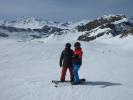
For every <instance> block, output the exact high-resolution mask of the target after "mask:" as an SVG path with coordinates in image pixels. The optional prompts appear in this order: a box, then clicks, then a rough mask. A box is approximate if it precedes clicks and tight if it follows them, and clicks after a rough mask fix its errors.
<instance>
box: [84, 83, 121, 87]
mask: <svg viewBox="0 0 133 100" xmlns="http://www.w3.org/2000/svg"><path fill="white" fill-rule="evenodd" d="M82 85H88V86H101V88H105V87H109V86H116V85H122V84H121V83H112V82H106V81H87V82H85V83H83V84H82Z"/></svg>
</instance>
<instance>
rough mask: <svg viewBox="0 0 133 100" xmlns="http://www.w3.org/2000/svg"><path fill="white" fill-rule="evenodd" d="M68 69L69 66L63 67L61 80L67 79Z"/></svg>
mask: <svg viewBox="0 0 133 100" xmlns="http://www.w3.org/2000/svg"><path fill="white" fill-rule="evenodd" d="M66 71H67V67H63V68H62V72H61V78H60V80H61V81H65V76H66Z"/></svg>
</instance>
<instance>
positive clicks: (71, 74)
mask: <svg viewBox="0 0 133 100" xmlns="http://www.w3.org/2000/svg"><path fill="white" fill-rule="evenodd" d="M69 72H70V79H71V81H73V80H74V75H73V67H69Z"/></svg>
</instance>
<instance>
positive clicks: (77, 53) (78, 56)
mask: <svg viewBox="0 0 133 100" xmlns="http://www.w3.org/2000/svg"><path fill="white" fill-rule="evenodd" d="M82 55H83V51H82V48H77V49H75V50H74V57H73V63H74V64H78V65H81V64H82Z"/></svg>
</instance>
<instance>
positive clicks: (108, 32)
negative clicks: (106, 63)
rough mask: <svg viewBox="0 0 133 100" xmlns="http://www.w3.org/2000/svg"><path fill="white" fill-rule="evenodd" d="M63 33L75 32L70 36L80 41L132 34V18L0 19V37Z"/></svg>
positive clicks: (120, 16) (45, 36) (112, 16)
mask: <svg viewBox="0 0 133 100" xmlns="http://www.w3.org/2000/svg"><path fill="white" fill-rule="evenodd" d="M64 34H65V35H68V36H69V35H71V34H76V35H77V37H76V38H74V37H70V38H73V39H77V40H80V41H91V40H95V39H97V38H100V37H108V36H109V37H115V36H118V35H120V37H124V36H127V35H129V34H130V35H133V18H130V19H128V18H127V17H126V16H125V15H104V16H102V17H99V18H97V19H95V20H82V21H80V22H75V23H74V22H65V23H62V22H56V21H44V20H40V19H36V18H32V17H22V18H20V19H18V20H15V21H6V20H1V21H0V37H5V38H21V39H24V38H25V39H26V38H28V39H36V38H48V37H49V36H51V35H54V36H61V37H63V36H64ZM74 36H75V35H74Z"/></svg>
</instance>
